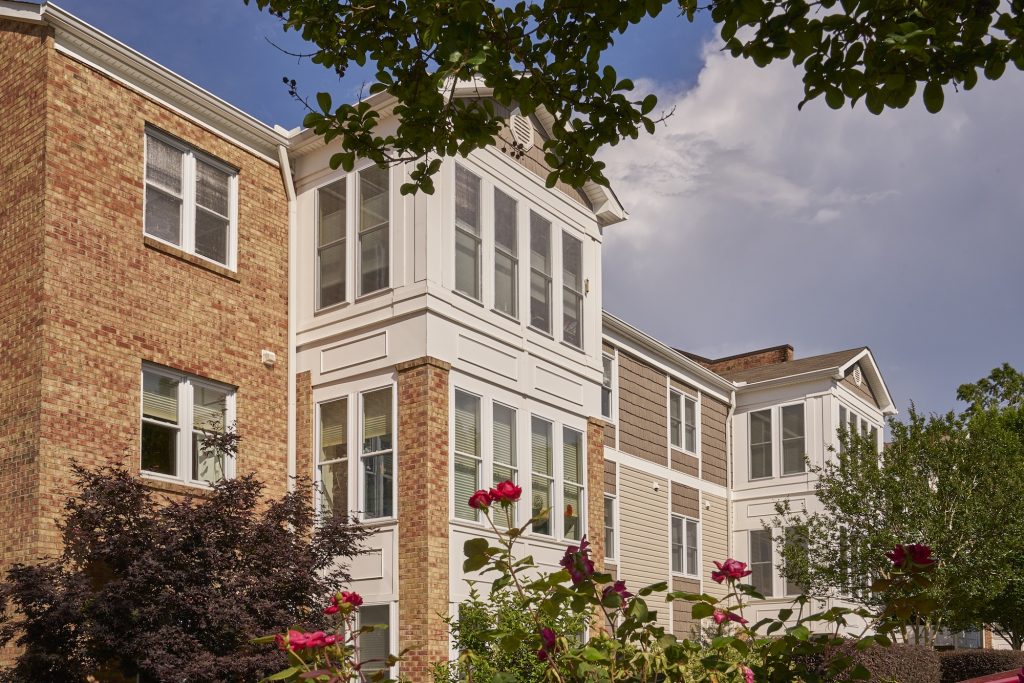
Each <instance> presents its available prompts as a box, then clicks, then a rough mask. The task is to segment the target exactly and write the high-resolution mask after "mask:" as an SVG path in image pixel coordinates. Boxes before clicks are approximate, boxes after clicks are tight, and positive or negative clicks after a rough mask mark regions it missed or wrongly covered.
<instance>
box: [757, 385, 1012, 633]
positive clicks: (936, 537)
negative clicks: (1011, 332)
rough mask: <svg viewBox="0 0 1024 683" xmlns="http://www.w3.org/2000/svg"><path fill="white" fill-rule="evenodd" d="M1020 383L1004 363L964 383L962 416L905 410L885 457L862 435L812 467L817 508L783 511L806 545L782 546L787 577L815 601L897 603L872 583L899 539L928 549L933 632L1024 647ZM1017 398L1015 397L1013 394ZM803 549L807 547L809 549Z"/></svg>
mask: <svg viewBox="0 0 1024 683" xmlns="http://www.w3.org/2000/svg"><path fill="white" fill-rule="evenodd" d="M1022 386H1024V376H1022V375H1021V374H1020V373H1019V372H1017V371H1016V370H1014V369H1013V368H1012V367H1010V366H1009V365H1004V366H1002V367H1000V368H996V369H995V370H994V371H993V372H992V374H991V375H989V377H987V378H985V379H982V380H980V381H978V382H976V383H974V384H965V385H963V386H961V387H960V389H959V392H958V395H959V397H960V398H961V399H962V400H964V401H968V402H970V406H969V407H968V408H967V409H966V410H965V411H964V412H962V413H959V414H957V413H954V412H951V413H949V414H947V415H941V416H934V415H933V416H930V417H926V416H923V415H920V414H919V413H917V412H916V411H915V410H914V408H913V407H911V409H910V413H909V417H908V419H907V421H906V422H901V421H899V420H891V421H890V425H889V426H890V430H891V442H890V443H889V444H888V445H887V447H886V448H885V450H884V452H883V453H882V454H881V455H879V454H876V453H875V450H874V445H873V444H872V443H870V442H869V441H868V440H866V439H862V438H860V437H859V436H857V435H850V434H843V435H842V439H841V440H842V443H843V448H842V449H841V452H839V453H834V454H833V455H832V457H830V458H829V459H828V460H827V462H826V463H825V464H824V465H823V466H821V467H816V468H812V471H813V473H814V474H815V475H816V476H817V477H818V481H817V484H816V493H817V496H818V498H819V500H820V502H821V505H822V508H823V509H822V511H820V512H814V513H810V514H809V513H805V512H793V511H791V510H789V509H787V508H786V507H785V506H784V505H780V506H779V507H778V512H779V515H780V516H779V519H777V520H775V523H776V524H777V525H779V526H785V527H792V528H794V532H793V533H794V536H795V538H797V539H799V541H801V542H799V543H793V542H790V543H786V542H785V541H782V542H780V544H779V548H780V552H781V555H782V557H783V564H782V566H781V570H782V571H783V573H785V574H787V575H788V576H790V577H791V579H792V580H794V581H796V582H797V583H800V584H803V585H806V586H808V587H809V589H810V592H811V593H812V594H815V595H819V596H829V597H843V598H849V599H852V600H853V601H855V602H858V603H861V604H863V605H866V606H869V607H872V608H881V607H884V606H885V603H886V601H890V600H892V599H893V598H894V597H898V596H893V595H890V594H888V593H887V592H886V591H878V592H871V591H870V587H871V586H872V585H873V584H875V585H876V587H877V582H876V579H877V577H879V576H880V575H882V574H883V572H884V571H885V570H886V569H888V567H887V564H888V563H887V560H885V558H884V555H883V553H884V552H885V551H886V550H887V549H889V548H892V547H893V546H894V545H895V544H897V543H923V544H926V545H929V546H930V547H931V548H932V550H933V552H934V555H935V557H936V558H938V560H939V562H938V566H937V569H936V571H935V572H934V577H933V579H934V580H933V583H932V585H931V586H930V587H929V589H928V598H929V601H930V603H931V604H932V605H934V606H935V608H936V609H935V611H934V613H933V614H934V619H932V623H931V624H930V626H931V627H932V630H933V631H934V629H935V628H939V627H949V628H951V629H953V630H959V629H962V628H971V627H978V626H980V625H982V624H985V625H988V626H990V627H992V628H993V629H994V630H995V631H997V632H998V633H1000V634H1001V635H1004V636H1005V637H1006V638H1007V640H1008V641H1009V642H1011V643H1012V644H1013V645H1014V647H1016V648H1018V649H1019V648H1020V647H1021V645H1022V644H1024V607H1022V605H1024V603H1022V602H1021V598H1022V596H1024V559H1022V558H1024V516H1022V515H1021V514H1020V492H1021V491H1022V490H1024V407H1022V405H1021V400H1020V396H1021V394H1020V387H1022ZM1014 397H1016V398H1014ZM804 545H806V551H805V550H804V549H803V546H804Z"/></svg>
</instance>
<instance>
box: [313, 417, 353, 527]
mask: <svg viewBox="0 0 1024 683" xmlns="http://www.w3.org/2000/svg"><path fill="white" fill-rule="evenodd" d="M319 448H320V454H319V459H318V461H317V480H318V483H319V494H320V514H321V515H324V516H332V515H346V514H348V511H349V506H348V399H347V398H341V399H338V400H335V401H329V402H327V403H321V404H320V446H319Z"/></svg>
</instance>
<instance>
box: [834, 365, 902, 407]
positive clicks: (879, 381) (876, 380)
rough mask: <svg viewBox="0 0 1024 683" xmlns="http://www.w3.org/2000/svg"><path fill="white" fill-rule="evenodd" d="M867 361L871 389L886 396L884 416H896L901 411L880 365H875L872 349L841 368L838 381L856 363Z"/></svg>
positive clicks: (837, 376) (837, 375)
mask: <svg viewBox="0 0 1024 683" xmlns="http://www.w3.org/2000/svg"><path fill="white" fill-rule="evenodd" d="M863 360H866V361H867V363H866V365H867V370H868V373H869V374H868V383H869V384H871V388H872V389H874V391H875V394H876V395H877V394H878V393H879V391H881V394H882V395H883V396H885V405H883V406H881V410H882V415H896V414H897V413H899V411H898V410H897V409H896V404H895V403H894V402H893V400H892V396H891V395H890V394H889V387H887V386H886V385H885V380H884V379H883V378H882V372H881V371H880V370H879V369H878V364H877V363H875V357H874V355H872V353H871V349H867V348H865V349H864V350H863V351H861V352H860V353H858V354H857V355H856V356H854V357H853V358H851V359H850V360H849V361H847V363H846V364H845V365H843V366H842V367H841V368H839V371H838V372H837V373H836V379H837V380H841V379H842V378H843V377H844V376H845V375H846V373H847V372H848V371H849V369H850V368H851V367H853V364H854V363H857V362H860V361H863ZM862 367H863V366H862Z"/></svg>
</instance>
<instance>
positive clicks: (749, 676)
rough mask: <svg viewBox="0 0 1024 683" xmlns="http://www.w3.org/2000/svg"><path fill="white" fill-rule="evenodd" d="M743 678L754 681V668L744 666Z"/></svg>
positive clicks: (750, 681) (748, 681)
mask: <svg viewBox="0 0 1024 683" xmlns="http://www.w3.org/2000/svg"><path fill="white" fill-rule="evenodd" d="M743 679H744V680H745V681H746V683H754V670H753V669H751V668H750V667H749V666H745V667H743Z"/></svg>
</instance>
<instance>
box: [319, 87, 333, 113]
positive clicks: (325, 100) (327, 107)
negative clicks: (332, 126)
mask: <svg viewBox="0 0 1024 683" xmlns="http://www.w3.org/2000/svg"><path fill="white" fill-rule="evenodd" d="M316 103H317V104H318V105H320V110H321V111H322V112H323V113H325V114H330V113H331V94H330V93H327V92H318V93H317V94H316Z"/></svg>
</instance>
